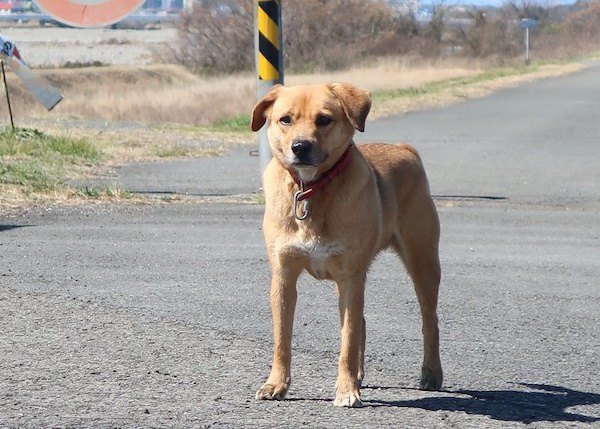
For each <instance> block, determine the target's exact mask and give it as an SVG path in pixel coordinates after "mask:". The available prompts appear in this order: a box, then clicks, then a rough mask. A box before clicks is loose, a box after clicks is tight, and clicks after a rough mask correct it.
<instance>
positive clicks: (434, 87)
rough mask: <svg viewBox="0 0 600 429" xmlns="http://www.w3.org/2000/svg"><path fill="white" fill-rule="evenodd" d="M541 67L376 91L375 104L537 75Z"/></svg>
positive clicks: (485, 73)
mask: <svg viewBox="0 0 600 429" xmlns="http://www.w3.org/2000/svg"><path fill="white" fill-rule="evenodd" d="M539 69H540V68H539V66H530V67H512V68H501V69H491V70H486V71H483V72H481V73H479V74H476V75H474V76H467V77H457V78H449V79H443V80H439V81H435V82H431V83H427V84H425V85H422V86H418V87H412V86H411V87H408V88H396V89H391V90H382V91H375V92H374V93H373V102H374V103H378V102H381V103H383V102H386V101H388V100H390V99H394V98H402V97H418V96H422V95H435V94H438V93H440V92H442V91H448V90H453V89H463V88H466V87H468V86H470V85H473V84H477V83H482V82H488V81H494V80H497V79H501V78H505V77H509V76H519V75H524V74H529V73H535V72H538V71H539Z"/></svg>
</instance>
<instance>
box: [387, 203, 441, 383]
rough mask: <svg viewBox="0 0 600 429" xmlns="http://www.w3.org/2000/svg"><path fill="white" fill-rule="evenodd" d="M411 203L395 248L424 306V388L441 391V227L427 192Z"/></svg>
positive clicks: (422, 312)
mask: <svg viewBox="0 0 600 429" xmlns="http://www.w3.org/2000/svg"><path fill="white" fill-rule="evenodd" d="M412 203H413V204H412V207H411V208H409V209H408V210H406V211H404V213H403V215H404V216H403V217H402V220H401V222H399V226H398V229H399V233H400V234H399V235H400V236H399V237H398V236H397V237H396V238H395V242H394V243H393V247H394V248H395V249H396V251H397V252H398V254H399V255H400V257H401V258H402V260H403V261H404V264H405V266H406V269H407V271H408V273H409V274H410V276H411V278H412V280H413V284H414V287H415V292H416V294H417V299H418V301H419V307H420V309H421V317H422V320H423V348H424V356H423V366H422V370H421V383H420V386H421V389H424V390H439V389H440V388H441V387H442V381H443V373H442V364H441V361H440V342H439V330H438V318H437V303H438V292H439V285H440V277H441V269H440V260H439V255H438V243H439V236H440V226H439V220H438V216H437V211H436V209H435V205H434V203H433V201H432V200H431V197H429V195H428V193H425V194H422V195H417V196H415V200H413V202H412Z"/></svg>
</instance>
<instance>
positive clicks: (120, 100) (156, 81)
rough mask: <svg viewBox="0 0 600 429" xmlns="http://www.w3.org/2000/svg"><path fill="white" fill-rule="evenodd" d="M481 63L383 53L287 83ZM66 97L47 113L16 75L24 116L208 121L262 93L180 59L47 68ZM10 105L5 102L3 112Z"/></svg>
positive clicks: (440, 71)
mask: <svg viewBox="0 0 600 429" xmlns="http://www.w3.org/2000/svg"><path fill="white" fill-rule="evenodd" d="M483 69H484V66H482V65H481V64H478V63H465V62H463V63H450V62H440V61H438V62H426V63H420V64H413V63H411V62H409V61H407V60H404V61H402V60H391V59H387V60H386V59H384V60H380V61H378V63H377V64H376V65H374V66H372V67H364V66H363V67H357V68H353V69H350V70H347V71H339V72H330V73H324V74H316V75H315V74H312V75H308V74H302V75H290V76H286V83H287V84H291V85H294V84H300V83H317V82H332V81H345V82H352V83H354V84H355V85H358V86H360V87H364V88H367V89H370V90H371V91H377V90H381V89H392V88H408V87H419V86H422V85H424V84H427V83H429V82H433V81H438V80H443V79H448V78H456V77H465V76H472V75H475V74H477V73H481V71H482V70H483ZM39 73H41V74H43V75H45V76H46V77H47V78H48V80H50V81H51V82H52V83H53V84H54V85H55V86H57V87H59V88H61V90H62V91H63V93H64V95H65V98H64V100H63V101H62V102H61V103H60V104H59V105H58V106H57V107H56V108H55V110H54V111H53V112H51V113H47V112H45V111H44V109H43V108H42V107H41V106H39V105H38V104H37V103H36V102H35V100H33V99H32V98H31V96H30V95H29V94H27V93H26V92H25V91H24V90H23V89H22V87H21V86H20V85H19V84H18V82H17V81H16V79H15V78H14V76H11V74H9V78H10V79H9V80H10V82H9V86H10V90H11V94H12V100H13V109H14V111H15V117H16V118H17V120H19V119H21V120H27V119H31V118H81V119H102V120H106V121H141V122H148V123H169V122H171V123H184V124H195V125H209V124H213V123H215V122H218V121H219V120H223V119H224V118H231V117H236V116H240V115H247V114H248V113H249V111H250V110H251V108H252V105H253V103H254V97H255V89H254V87H255V80H254V77H253V75H250V74H244V75H235V76H224V77H222V78H201V77H198V76H195V75H193V74H191V73H189V72H187V71H186V70H185V69H184V68H182V67H179V66H173V65H155V66H145V67H100V68H87V69H72V70H71V69H70V70H40V71H39ZM6 114H7V112H6V106H5V105H4V103H0V115H2V116H5V115H6Z"/></svg>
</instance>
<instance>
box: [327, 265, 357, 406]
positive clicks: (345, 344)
mask: <svg viewBox="0 0 600 429" xmlns="http://www.w3.org/2000/svg"><path fill="white" fill-rule="evenodd" d="M337 286H338V292H339V300H340V301H339V307H340V321H341V324H342V342H341V346H342V347H341V350H340V361H339V367H338V380H337V384H336V394H335V401H334V405H336V406H338V407H361V406H362V401H361V400H360V390H359V389H360V379H359V376H360V375H359V370H360V369H362V368H359V366H360V361H361V356H360V353H361V348H362V347H361V344H362V340H363V329H364V325H363V310H364V276H359V277H358V279H356V278H355V279H351V280H348V281H343V282H338V283H337Z"/></svg>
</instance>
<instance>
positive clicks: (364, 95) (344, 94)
mask: <svg viewBox="0 0 600 429" xmlns="http://www.w3.org/2000/svg"><path fill="white" fill-rule="evenodd" d="M328 87H329V89H330V90H331V92H333V93H334V94H335V96H336V97H337V98H338V100H340V103H341V104H342V108H343V109H344V113H346V116H347V117H348V120H349V121H350V123H351V124H352V125H353V126H354V128H355V129H357V130H358V131H361V132H362V131H364V130H365V122H366V120H367V115H368V114H369V110H371V93H370V92H369V91H367V90H365V89H360V88H357V87H355V86H353V85H350V84H348V83H332V84H329V85H328Z"/></svg>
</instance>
